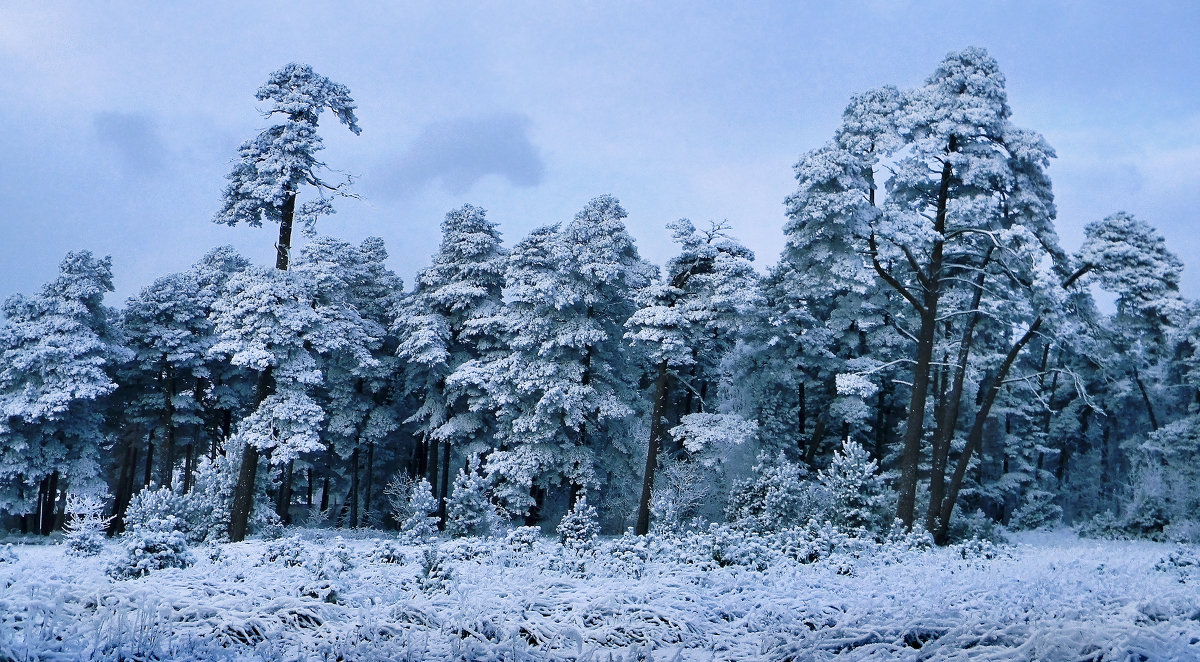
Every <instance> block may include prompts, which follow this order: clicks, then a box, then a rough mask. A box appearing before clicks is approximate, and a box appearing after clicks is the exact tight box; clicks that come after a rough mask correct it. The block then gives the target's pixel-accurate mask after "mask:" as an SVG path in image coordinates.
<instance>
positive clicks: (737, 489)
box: [725, 453, 825, 533]
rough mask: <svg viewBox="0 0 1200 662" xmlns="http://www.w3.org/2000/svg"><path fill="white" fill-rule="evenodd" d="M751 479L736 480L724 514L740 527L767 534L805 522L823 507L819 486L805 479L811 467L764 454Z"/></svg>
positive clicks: (731, 522)
mask: <svg viewBox="0 0 1200 662" xmlns="http://www.w3.org/2000/svg"><path fill="white" fill-rule="evenodd" d="M751 471H752V472H753V475H752V476H751V477H750V478H747V479H744V480H740V481H737V482H735V483H734V485H733V489H732V491H731V492H730V495H729V504H728V506H727V507H726V509H725V517H726V519H727V520H728V521H729V523H730V524H733V525H735V526H737V527H739V528H744V529H749V530H751V531H758V532H760V533H765V532H768V531H779V530H781V529H785V528H787V527H789V526H795V525H796V523H797V522H806V521H808V520H809V519H810V518H811V517H813V516H815V515H816V514H818V513H819V512H821V511H822V510H823V509H824V501H825V498H824V496H823V494H822V493H821V491H820V489H819V487H818V486H816V485H815V484H814V483H813V482H812V481H807V480H805V476H806V475H807V473H808V470H807V469H805V468H804V467H802V466H800V465H797V464H793V463H791V462H788V460H787V458H785V457H784V456H783V454H782V453H780V454H779V455H778V456H776V457H774V458H773V457H771V456H770V455H766V454H762V455H759V456H758V462H757V463H756V464H755V465H754V467H752V469H751Z"/></svg>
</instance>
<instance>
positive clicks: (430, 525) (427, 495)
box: [400, 478, 438, 544]
mask: <svg viewBox="0 0 1200 662" xmlns="http://www.w3.org/2000/svg"><path fill="white" fill-rule="evenodd" d="M437 511H438V505H437V499H435V498H434V496H433V486H431V485H430V484H429V481H428V480H426V479H425V478H421V480H418V481H416V482H414V483H413V484H412V490H411V491H410V492H409V498H408V518H407V519H405V520H404V521H403V522H401V523H400V538H401V540H403V541H405V542H407V543H410V544H417V543H420V542H423V541H424V540H425V539H427V538H429V537H430V536H436V535H437V531H438V529H437V526H438V518H437Z"/></svg>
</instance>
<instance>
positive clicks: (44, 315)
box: [0, 251, 129, 535]
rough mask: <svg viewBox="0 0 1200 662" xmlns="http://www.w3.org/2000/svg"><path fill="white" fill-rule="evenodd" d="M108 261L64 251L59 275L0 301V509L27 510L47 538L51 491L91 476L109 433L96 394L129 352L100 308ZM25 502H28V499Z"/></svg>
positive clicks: (107, 390) (84, 483) (93, 479)
mask: <svg viewBox="0 0 1200 662" xmlns="http://www.w3.org/2000/svg"><path fill="white" fill-rule="evenodd" d="M112 289H113V286H112V266H111V261H110V260H109V258H104V259H97V258H95V257H94V256H93V255H92V254H91V253H90V252H88V251H79V252H72V253H68V254H67V256H66V257H65V258H64V259H63V261H62V263H61V265H60V266H59V276H58V278H56V279H55V280H53V281H51V282H49V283H47V284H46V285H45V286H44V287H43V288H42V292H41V293H40V294H38V295H35V296H21V295H17V296H13V297H10V298H9V299H8V300H7V301H5V302H4V307H3V310H4V316H5V318H6V320H5V324H4V326H3V327H0V414H2V417H0V485H4V486H5V489H4V491H3V492H0V508H3V509H5V510H9V511H11V512H30V511H32V512H33V513H36V515H37V516H38V521H37V523H36V524H37V526H38V527H39V528H40V530H41V532H42V533H43V534H46V535H48V534H49V533H50V531H51V529H52V528H53V527H54V523H55V517H56V512H55V511H56V505H55V504H56V502H57V501H58V496H59V491H60V490H62V489H65V488H66V487H68V486H69V487H70V489H72V490H75V491H80V490H88V489H91V488H92V487H95V485H96V484H97V483H98V481H99V480H100V454H101V450H102V449H103V448H105V447H106V446H107V445H108V444H109V442H110V439H109V437H108V434H107V431H106V429H105V427H104V406H103V405H104V400H105V399H106V398H107V397H108V396H109V395H110V394H111V393H112V392H113V391H114V390H115V389H116V384H115V383H114V381H113V376H114V374H115V368H116V366H117V365H118V364H119V363H120V362H122V361H125V360H127V359H128V358H129V352H128V350H126V349H125V348H124V347H123V346H122V345H121V343H120V341H119V337H118V334H117V331H116V329H115V328H113V326H112V324H111V323H110V318H111V316H112V314H111V312H110V311H108V310H107V309H106V308H105V307H104V305H103V297H104V293H105V292H110V291H112ZM31 502H32V503H31Z"/></svg>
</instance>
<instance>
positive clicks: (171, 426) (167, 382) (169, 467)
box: [159, 359, 175, 487]
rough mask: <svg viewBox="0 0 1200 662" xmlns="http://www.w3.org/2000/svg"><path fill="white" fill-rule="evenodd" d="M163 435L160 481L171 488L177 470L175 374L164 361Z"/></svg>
mask: <svg viewBox="0 0 1200 662" xmlns="http://www.w3.org/2000/svg"><path fill="white" fill-rule="evenodd" d="M163 363H164V366H163V374H164V384H163V433H164V435H165V436H166V447H165V448H164V457H163V459H164V460H165V463H164V466H163V470H162V473H161V474H160V475H161V476H162V480H161V481H159V482H161V483H162V485H163V486H164V487H171V480H172V476H171V474H172V473H174V469H175V373H174V371H172V370H171V364H170V363H167V362H166V360H165V359H164V360H163Z"/></svg>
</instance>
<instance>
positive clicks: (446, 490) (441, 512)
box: [438, 442, 450, 529]
mask: <svg viewBox="0 0 1200 662" xmlns="http://www.w3.org/2000/svg"><path fill="white" fill-rule="evenodd" d="M449 494H450V444H449V442H442V490H441V496H440V497H438V528H440V529H445V528H446V501H447V500H448V499H447V497H448V496H449Z"/></svg>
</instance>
